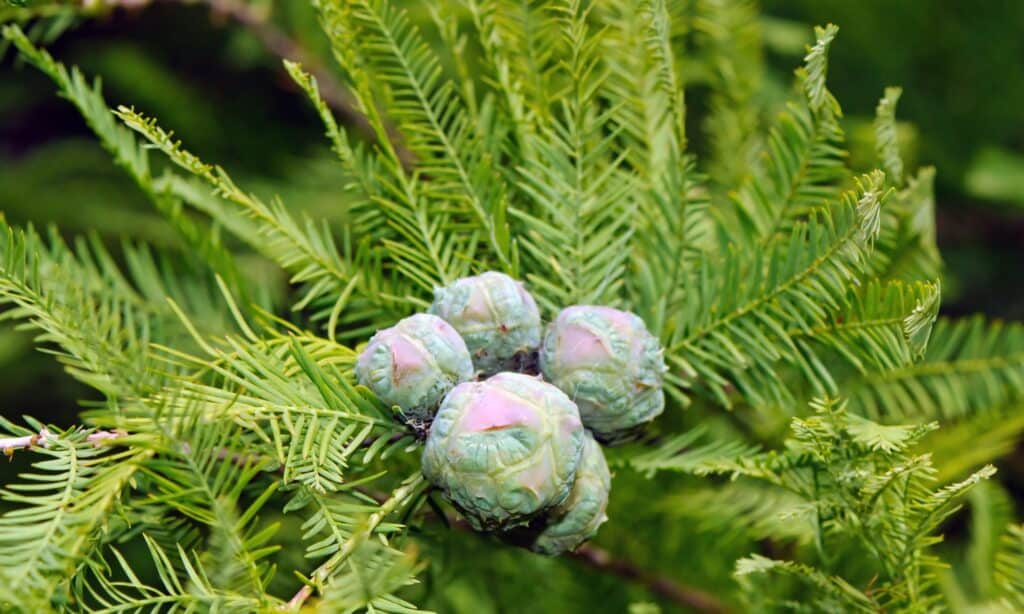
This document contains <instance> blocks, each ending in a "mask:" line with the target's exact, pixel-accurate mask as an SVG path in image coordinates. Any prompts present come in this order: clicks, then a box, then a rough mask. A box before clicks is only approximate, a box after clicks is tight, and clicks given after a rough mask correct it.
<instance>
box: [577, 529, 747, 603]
mask: <svg viewBox="0 0 1024 614" xmlns="http://www.w3.org/2000/svg"><path fill="white" fill-rule="evenodd" d="M569 556H570V557H571V558H573V559H574V560H576V561H579V562H580V563H582V564H584V565H586V566H588V567H590V568H592V569H596V570H598V571H603V572H607V573H610V574H613V575H616V576H619V577H620V578H623V579H624V580H629V581H632V582H636V583H637V584H642V585H644V586H646V587H647V589H648V590H649V591H651V592H652V593H654V594H655V595H658V596H660V597H664V598H665V599H667V600H669V601H671V602H673V603H676V604H679V605H681V606H685V607H687V608H690V609H692V610H695V611H697V612H717V613H724V612H728V611H729V608H728V607H727V606H726V605H725V604H724V603H722V602H721V601H720V600H719V599H718V598H717V597H715V596H714V595H712V594H711V593H708V592H705V591H703V590H701V589H699V588H697V587H694V586H687V585H685V584H680V583H679V582H676V581H675V580H673V579H671V578H668V577H666V576H661V575H657V574H652V573H648V572H646V571H644V570H642V569H640V568H639V567H637V566H636V565H634V564H633V563H632V562H631V561H628V560H625V559H616V558H614V557H613V556H612V555H611V554H610V553H609V552H608V551H607V550H604V549H602V548H598V547H597V546H594V545H591V544H584V545H582V546H580V547H579V548H577V549H576V551H575V552H573V553H572V554H570V555H569Z"/></svg>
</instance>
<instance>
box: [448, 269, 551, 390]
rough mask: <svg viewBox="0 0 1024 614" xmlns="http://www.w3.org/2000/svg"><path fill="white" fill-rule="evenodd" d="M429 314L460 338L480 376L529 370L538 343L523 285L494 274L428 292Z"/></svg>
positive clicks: (533, 308)
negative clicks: (446, 325) (431, 300)
mask: <svg viewBox="0 0 1024 614" xmlns="http://www.w3.org/2000/svg"><path fill="white" fill-rule="evenodd" d="M430 313H433V314H436V315H438V316H440V317H442V318H444V320H445V321H446V322H448V323H449V324H451V325H452V326H453V327H454V328H455V330H457V331H459V334H460V335H462V338H463V339H465V340H466V346H467V347H468V348H469V352H470V354H472V356H473V365H474V366H475V367H476V368H477V371H479V372H480V373H481V374H484V375H490V374H493V373H498V372H501V371H520V372H530V371H532V370H533V368H534V367H533V365H534V364H535V360H536V359H535V356H536V352H537V348H538V346H539V345H540V338H541V332H542V329H541V323H540V311H539V310H538V309H537V303H536V302H534V300H533V297H532V296H530V294H529V293H528V292H527V291H526V290H525V289H524V288H523V285H522V284H521V283H520V282H518V281H516V280H514V279H512V278H511V277H509V276H508V275H505V274H504V273H497V272H494V271H491V272H487V273H483V274H482V275H477V276H475V277H463V278H462V279H458V280H456V281H455V282H454V283H452V284H450V285H448V286H445V287H443V288H437V289H436V290H434V302H433V304H431V306H430Z"/></svg>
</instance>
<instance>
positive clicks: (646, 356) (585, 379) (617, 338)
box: [540, 305, 665, 442]
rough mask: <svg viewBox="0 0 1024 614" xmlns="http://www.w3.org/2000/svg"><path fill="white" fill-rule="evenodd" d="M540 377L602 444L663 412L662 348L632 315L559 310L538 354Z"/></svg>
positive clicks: (613, 311) (577, 308)
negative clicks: (559, 392) (555, 389)
mask: <svg viewBox="0 0 1024 614" xmlns="http://www.w3.org/2000/svg"><path fill="white" fill-rule="evenodd" d="M540 368H541V372H542V373H543V374H544V377H545V378H546V379H547V380H548V381H549V382H551V383H552V384H554V385H555V386H557V387H558V388H560V389H561V390H562V391H563V392H565V393H566V394H567V395H569V398H571V399H573V401H575V403H576V405H577V406H578V407H579V410H580V417H582V418H583V424H584V425H586V427H587V428H588V429H590V430H591V431H593V433H594V435H595V436H596V437H597V439H598V440H600V441H605V442H609V441H615V440H616V439H619V438H622V437H623V436H624V435H625V434H627V433H630V432H633V431H635V430H636V429H637V428H638V427H640V426H641V425H643V424H644V423H646V422H649V421H650V420H652V419H654V417H655V416H657V415H658V414H660V413H661V412H662V410H664V408H665V393H664V391H663V389H662V377H663V374H664V372H665V361H664V359H663V357H662V349H661V345H660V344H659V343H658V340H657V339H656V338H655V337H654V336H653V335H651V333H650V332H648V331H647V327H646V326H645V325H644V322H643V320H641V319H640V318H639V317H638V316H636V315H635V314H632V313H629V312H625V311H620V310H618V309H612V308H611V307H598V306H590V305H575V306H573V307H568V308H566V309H563V310H562V311H561V312H560V313H559V314H558V317H556V318H555V320H554V321H553V322H551V324H549V325H548V328H547V332H546V334H545V336H544V342H543V344H542V345H541V351H540Z"/></svg>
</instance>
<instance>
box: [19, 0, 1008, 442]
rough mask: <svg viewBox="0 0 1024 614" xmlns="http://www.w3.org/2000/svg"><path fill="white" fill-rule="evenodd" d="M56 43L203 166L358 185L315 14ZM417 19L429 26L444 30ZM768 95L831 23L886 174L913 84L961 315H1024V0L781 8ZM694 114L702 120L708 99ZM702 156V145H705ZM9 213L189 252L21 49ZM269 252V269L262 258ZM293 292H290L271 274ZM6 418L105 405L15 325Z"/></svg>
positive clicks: (865, 157)
mask: <svg viewBox="0 0 1024 614" xmlns="http://www.w3.org/2000/svg"><path fill="white" fill-rule="evenodd" d="M118 4H122V5H129V4H131V5H138V6H135V7H133V8H126V7H124V6H121V7H118V8H116V9H114V10H109V11H101V12H100V13H98V14H97V15H94V16H92V17H91V18H89V19H83V20H81V21H77V22H76V23H75V24H74V25H73V26H72V27H70V28H69V29H67V30H66V31H64V32H63V33H62V34H61V35H60V36H59V37H57V38H56V39H55V40H54V41H52V42H51V43H50V44H49V48H50V51H51V52H52V53H53V55H54V56H55V57H57V58H58V59H59V60H61V61H63V62H65V63H67V64H75V65H78V66H80V67H81V68H82V70H83V71H84V72H85V73H86V74H87V75H90V76H92V75H102V78H103V82H104V88H105V93H106V96H107V98H108V101H109V102H110V103H111V104H112V105H117V104H127V105H134V106H136V107H137V108H139V109H140V110H142V111H144V112H145V113H146V114H148V115H151V116H155V117H158V118H160V120H161V124H162V125H164V126H166V127H168V128H173V129H174V130H175V133H176V135H177V136H178V137H179V138H181V139H182V140H183V142H185V143H186V144H187V145H188V147H189V148H190V149H192V150H194V151H195V152H196V153H197V154H199V155H200V156H201V157H203V158H205V159H207V160H209V161H216V162H219V163H221V164H222V165H224V166H225V167H227V168H228V169H230V170H231V172H232V174H233V175H234V176H235V177H236V178H237V179H239V181H240V183H243V184H244V185H246V186H247V187H248V188H250V189H253V190H255V191H257V192H258V193H260V194H264V195H268V196H269V195H273V194H279V195H280V196H281V197H282V199H283V200H284V202H285V203H287V205H288V206H289V207H292V208H295V209H301V210H306V211H310V212H312V213H313V214H314V215H315V216H319V217H326V218H328V219H329V218H330V217H331V215H332V212H336V211H339V210H340V209H341V207H339V206H338V200H337V199H338V192H339V190H338V187H339V184H340V182H341V181H342V180H343V178H341V177H340V176H339V175H338V172H337V170H336V168H337V165H335V164H334V162H333V157H332V154H331V153H330V152H329V151H328V150H327V147H326V141H325V139H324V138H323V135H322V134H321V128H320V124H319V122H318V121H317V119H316V118H315V117H314V115H313V113H312V111H311V110H310V109H309V107H308V105H307V103H306V101H305V100H304V98H303V97H302V96H301V95H297V94H296V93H295V92H294V91H293V90H292V89H291V88H290V86H289V83H290V82H289V81H288V79H287V77H286V76H285V75H284V73H283V72H282V70H281V68H280V57H279V56H280V55H281V54H282V53H283V54H284V55H288V56H291V57H300V56H301V58H302V59H304V60H305V61H304V63H305V64H306V67H307V68H311V69H314V70H318V71H321V72H322V74H323V75H324V76H327V75H330V73H331V70H332V69H331V62H330V58H329V54H328V51H327V48H326V41H325V39H324V38H323V36H322V35H321V34H320V32H319V29H318V27H317V24H316V21H315V17H314V15H313V13H312V11H311V10H310V8H309V6H308V5H307V3H305V2H297V1H296V2H293V1H288V2H285V1H278V2H274V1H272V0H257V1H255V2H247V3H246V2H243V1H242V0H205V1H199V2H181V1H178V2H176V1H170V0H168V1H163V2H138V1H136V2H124V1H122V2H120V3H118ZM409 4H410V5H415V6H414V7H413V8H412V9H411V10H413V11H414V12H415V13H416V15H415V18H416V19H418V20H422V21H428V20H429V19H430V17H429V15H428V14H427V11H426V10H425V9H424V8H423V7H424V6H425V5H426V4H428V3H424V2H415V3H409ZM762 7H763V9H764V12H765V13H766V14H767V16H768V17H766V18H765V19H763V21H762V24H761V25H762V26H763V39H764V43H765V52H764V54H765V55H764V58H765V62H766V66H767V74H766V78H765V84H766V86H767V88H768V89H771V88H775V91H782V88H784V87H786V84H788V83H789V82H790V79H791V75H792V70H793V68H794V67H795V66H797V65H798V64H799V63H800V58H801V56H802V54H803V45H804V43H805V42H807V41H808V40H809V39H810V26H811V25H813V24H822V23H826V22H834V23H836V24H838V25H839V26H840V28H841V29H840V35H839V38H838V39H837V42H836V44H835V45H834V46H833V48H832V54H831V64H830V71H829V84H830V87H831V89H832V90H833V92H834V93H835V94H836V96H837V98H838V99H839V100H840V101H841V102H842V104H843V108H844V112H845V114H846V117H845V119H844V127H845V128H846V131H847V134H848V139H849V141H850V143H849V144H850V148H851V152H852V155H853V158H854V162H855V164H856V163H857V162H858V161H863V163H864V164H868V163H870V162H869V160H870V156H871V147H872V145H871V138H872V133H871V128H870V125H871V123H870V122H871V119H872V116H873V113H874V109H875V104H876V102H877V100H878V98H879V97H880V96H881V93H882V90H883V89H884V87H886V86H888V85H901V86H903V88H904V94H903V97H902V99H901V101H900V105H899V109H898V117H899V118H900V120H901V122H902V123H901V135H902V136H903V145H904V149H905V154H906V157H907V158H908V162H909V164H908V166H909V167H911V168H912V167H914V166H917V165H925V164H931V165H935V166H937V167H938V181H937V190H938V192H937V205H938V206H937V216H938V241H939V244H940V246H941V248H942V253H943V256H944V259H945V262H946V276H945V279H944V280H943V287H944V295H945V301H944V307H943V309H944V310H945V312H946V313H948V314H951V315H954V314H955V315H961V314H966V313H972V312H983V313H986V314H989V315H991V316H998V317H1004V318H1008V319H1024V272H1022V268H1024V120H1022V118H1021V117H1022V111H1024V78H1021V74H1020V73H1021V69H1022V67H1024V37H1022V36H1021V33H1022V32H1024V2H1021V1H1020V0H987V1H986V2H963V1H962V0H903V1H900V2H891V1H888V0H859V1H857V2H851V1H849V0H764V2H763V4H762ZM695 91H696V94H695V95H694V96H692V97H691V99H690V100H689V101H688V102H689V106H690V113H691V115H692V116H693V117H700V116H701V115H703V109H702V105H703V104H704V101H703V100H702V98H701V95H700V88H699V85H698V86H697V87H696V88H695ZM693 134H694V136H693V143H692V148H693V149H694V150H695V151H696V152H697V153H698V155H699V154H700V152H701V151H702V150H703V149H704V147H705V144H704V143H702V142H701V139H700V136H699V131H694V133H693ZM0 211H2V212H3V214H4V215H5V216H6V217H7V218H8V219H9V220H10V221H12V222H15V223H19V224H20V223H27V222H31V223H34V224H36V225H40V226H42V225H46V224H49V223H55V224H57V225H58V226H59V227H60V229H61V232H62V233H63V234H64V235H65V236H74V235H80V234H83V233H90V232H92V233H97V234H99V235H100V237H101V238H103V239H104V240H105V241H107V242H109V243H111V244H116V242H118V241H120V240H122V239H123V238H129V239H131V240H144V241H149V242H153V243H155V244H159V245H169V244H173V242H174V241H175V233H174V232H173V231H172V230H171V228H170V227H169V226H168V224H167V223H166V222H164V221H163V219H162V218H161V217H160V216H159V214H158V213H156V212H155V211H154V210H153V208H152V206H151V205H150V203H149V202H148V201H146V200H145V198H144V197H143V196H142V195H141V194H140V193H139V192H138V191H137V189H136V188H135V187H134V185H133V184H131V182H130V181H129V180H128V179H127V177H126V176H125V175H124V174H123V173H122V172H121V171H120V170H119V169H117V168H115V167H114V166H113V164H112V163H111V162H110V159H109V157H108V155H107V154H106V152H104V151H103V150H102V149H101V148H100V146H99V145H98V144H97V143H96V141H95V139H94V138H93V136H92V135H91V133H90V132H89V130H88V128H87V127H86V126H85V125H84V124H83V122H82V120H81V119H80V117H79V115H78V113H77V112H76V111H75V110H74V109H73V108H72V107H71V106H70V105H69V104H68V103H67V102H66V101H64V100H61V99H59V98H58V97H57V96H56V95H55V94H54V89H53V86H52V84H51V83H50V82H49V81H48V80H47V79H45V78H44V77H42V76H41V75H39V74H38V73H36V72H35V71H34V70H31V69H27V68H25V67H24V66H22V65H20V64H19V63H18V62H17V61H16V59H15V58H14V57H13V56H12V54H11V53H9V52H7V53H5V54H4V55H3V58H2V60H0ZM254 258H255V256H254ZM268 287H270V288H271V290H272V292H274V293H277V294H279V295H280V294H283V293H284V292H286V288H285V280H284V279H282V278H279V277H273V278H270V279H269V280H268ZM0 368H2V370H3V371H2V372H3V373H4V377H3V379H2V381H0V407H3V408H4V409H3V411H4V412H5V413H7V414H21V413H31V414H34V415H36V416H38V417H40V418H44V419H47V420H52V421H55V422H67V421H70V420H71V416H72V413H73V411H74V407H75V403H74V401H75V400H76V399H81V398H88V397H89V396H90V393H89V392H88V391H86V390H85V389H84V388H81V387H78V386H76V385H74V384H73V383H71V380H70V378H66V377H64V376H63V375H62V374H61V372H60V368H59V366H58V365H56V364H55V363H54V362H53V361H52V360H51V359H50V358H49V357H48V356H45V355H42V354H40V353H38V352H36V351H35V350H33V349H32V348H31V344H30V338H29V337H27V334H26V333H21V332H16V331H10V330H8V329H0Z"/></svg>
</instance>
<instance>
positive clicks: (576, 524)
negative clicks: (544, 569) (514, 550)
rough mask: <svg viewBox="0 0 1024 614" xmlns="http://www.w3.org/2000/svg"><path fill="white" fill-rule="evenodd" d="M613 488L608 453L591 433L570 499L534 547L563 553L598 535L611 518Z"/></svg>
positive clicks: (558, 511) (551, 519) (539, 549)
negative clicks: (609, 514) (606, 458)
mask: <svg viewBox="0 0 1024 614" xmlns="http://www.w3.org/2000/svg"><path fill="white" fill-rule="evenodd" d="M611 487H612V476H611V473H610V472H609V471H608V463H607V462H606V461H605V459H604V452H603V451H602V450H601V446H600V444H598V443H597V441H595V440H594V438H593V437H591V436H590V434H589V433H588V434H587V435H586V438H585V440H584V443H583V456H582V457H581V459H580V466H579V468H578V469H577V470H576V481H575V482H573V485H572V490H571V491H570V492H569V498H568V499H566V500H565V501H564V502H562V503H561V504H560V505H558V506H556V507H555V508H554V510H552V512H551V515H550V520H549V521H548V525H547V527H545V528H544V530H542V531H541V533H540V535H538V536H537V541H535V542H534V543H533V546H532V549H533V550H534V551H535V552H539V553H541V554H547V555H556V554H562V553H563V552H569V551H571V550H575V549H576V548H578V547H579V546H580V544H582V543H583V542H585V541H587V540H588V539H590V538H591V537H593V536H595V535H597V529H598V528H599V527H600V526H601V525H602V524H603V523H604V521H606V520H608V516H606V515H605V511H606V510H607V508H608V493H609V492H610V491H611Z"/></svg>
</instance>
